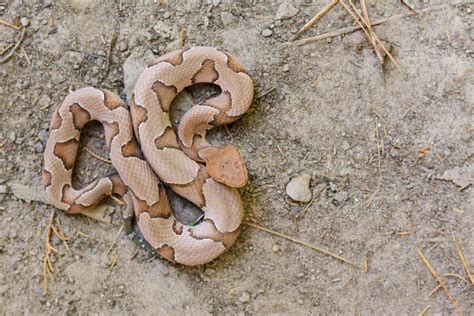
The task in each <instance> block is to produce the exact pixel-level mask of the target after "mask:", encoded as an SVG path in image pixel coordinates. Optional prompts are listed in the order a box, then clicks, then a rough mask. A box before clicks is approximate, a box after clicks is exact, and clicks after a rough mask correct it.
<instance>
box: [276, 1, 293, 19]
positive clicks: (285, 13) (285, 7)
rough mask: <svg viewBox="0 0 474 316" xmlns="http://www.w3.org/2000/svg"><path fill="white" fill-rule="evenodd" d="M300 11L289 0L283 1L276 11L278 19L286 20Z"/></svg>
mask: <svg viewBox="0 0 474 316" xmlns="http://www.w3.org/2000/svg"><path fill="white" fill-rule="evenodd" d="M296 13H298V9H297V8H295V7H294V6H293V5H292V4H291V3H290V2H289V1H283V2H282V3H281V4H280V6H279V7H278V11H277V13H276V19H277V20H285V19H289V18H291V17H294V16H295V15H296Z"/></svg>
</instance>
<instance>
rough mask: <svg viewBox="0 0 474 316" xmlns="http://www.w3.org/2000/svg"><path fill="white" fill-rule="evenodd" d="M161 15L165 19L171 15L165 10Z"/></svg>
mask: <svg viewBox="0 0 474 316" xmlns="http://www.w3.org/2000/svg"><path fill="white" fill-rule="evenodd" d="M163 17H164V18H165V19H169V18H170V17H171V13H170V12H169V11H166V12H165V13H164V14H163Z"/></svg>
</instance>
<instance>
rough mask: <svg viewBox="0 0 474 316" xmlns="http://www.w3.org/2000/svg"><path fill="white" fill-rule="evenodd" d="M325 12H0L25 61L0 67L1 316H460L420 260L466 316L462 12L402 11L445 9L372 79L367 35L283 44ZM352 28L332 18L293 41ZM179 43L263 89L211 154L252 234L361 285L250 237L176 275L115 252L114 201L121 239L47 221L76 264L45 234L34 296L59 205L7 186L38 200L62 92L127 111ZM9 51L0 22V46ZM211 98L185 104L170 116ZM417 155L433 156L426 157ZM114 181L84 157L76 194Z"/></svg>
mask: <svg viewBox="0 0 474 316" xmlns="http://www.w3.org/2000/svg"><path fill="white" fill-rule="evenodd" d="M325 2H326V1H302V0H294V1H286V0H282V1H251V0H248V1H232V0H220V1H219V0H213V1H210V0H209V1H205V0H203V1H199V0H187V1H169V3H168V4H167V5H163V4H160V3H159V1H151V0H150V1H146V0H143V1H128V0H121V1H118V0H117V1H107V2H100V1H93V0H82V1H79V0H71V1H65V0H62V1H61V0H56V1H54V0H32V1H26V0H23V1H22V0H11V1H10V0H7V1H1V2H0V19H1V20H3V21H8V22H14V20H15V18H16V17H19V18H20V23H23V24H24V25H26V33H25V38H24V40H23V42H22V43H21V45H20V48H19V49H18V50H16V51H15V53H14V54H13V55H12V57H11V58H10V59H9V60H8V61H7V62H5V63H3V64H0V78H1V85H0V104H1V108H2V111H1V117H0V127H1V129H0V145H1V148H0V168H1V169H0V170H1V171H0V172H1V173H0V181H1V182H0V188H1V190H0V201H1V205H0V223H1V226H0V227H1V229H0V312H1V314H2V315H3V314H8V315H10V314H66V313H67V314H76V313H80V314H91V313H98V314H116V313H121V314H152V313H154V314H157V313H158V314H171V315H175V314H189V315H201V314H203V315H206V314H216V315H220V314H239V315H247V314H248V315H251V314H263V315H310V314H364V315H371V314H392V315H393V314H397V315H399V314H404V315H405V314H406V315H413V314H418V313H419V312H421V311H422V310H423V309H424V308H425V306H427V305H429V310H428V314H429V315H431V314H454V313H456V310H455V309H454V307H453V304H452V303H451V302H450V301H449V299H448V298H447V296H446V295H445V293H444V292H443V291H442V290H438V291H437V292H435V293H434V294H433V295H432V296H428V295H429V293H430V292H431V291H432V290H433V288H435V287H436V285H437V283H436V281H435V280H434V279H433V277H432V276H431V275H430V273H429V271H428V270H427V268H426V267H425V266H424V265H423V263H422V261H421V260H420V258H419V257H418V255H417V249H420V250H421V251H422V252H423V253H424V255H425V256H426V257H427V258H428V259H429V261H430V262H431V264H432V265H433V267H434V268H435V270H436V271H437V272H438V274H439V275H443V274H446V273H451V274H457V275H459V276H461V279H459V278H458V277H450V276H446V277H445V279H446V283H447V286H448V287H449V289H450V291H451V292H452V294H453V296H454V297H455V298H456V301H457V302H458V305H459V306H460V308H461V309H462V310H463V311H464V313H465V314H466V315H467V314H470V313H472V312H474V291H472V285H470V284H469V283H468V281H467V280H468V278H467V275H466V272H465V271H464V269H463V266H462V264H461V261H460V260H459V257H458V254H457V252H456V248H455V246H454V243H453V241H452V235H453V234H454V236H455V237H456V238H457V239H458V240H459V244H460V246H461V247H462V249H463V252H464V256H465V257H466V260H467V262H468V263H469V264H470V266H471V267H472V266H474V261H473V260H474V246H473V245H474V234H473V231H472V227H473V223H474V219H473V210H474V205H473V204H474V203H473V201H474V194H473V192H474V191H473V190H474V189H473V188H472V186H470V187H469V186H468V187H466V188H464V189H463V190H459V187H458V186H456V185H455V184H454V183H452V182H449V181H442V180H439V179H438V177H439V176H440V175H442V174H443V173H444V171H446V170H449V169H452V168H454V167H466V166H468V165H469V164H472V163H473V154H474V143H473V129H472V127H473V117H474V116H473V103H474V102H473V101H474V94H473V91H474V72H473V67H472V65H473V63H472V58H473V45H472V39H473V38H472V34H473V32H472V23H473V19H472V10H473V3H472V2H471V1H468V0H465V1H459V0H458V1H455V0H451V1H450V3H448V1H441V0H439V1H437V0H431V1H430V0H425V1H421V0H420V1H413V3H414V5H415V8H416V9H419V10H421V9H425V8H430V7H435V6H439V5H441V6H442V7H441V8H440V9H437V10H431V11H427V12H426V13H423V14H419V15H417V16H410V17H405V18H402V19H395V20H392V21H390V22H388V23H385V24H382V25H380V26H377V27H376V32H377V34H378V35H379V36H380V37H381V38H382V39H383V40H384V41H386V42H390V43H391V44H392V47H393V54H394V56H395V58H396V59H397V61H398V63H399V64H400V66H401V67H402V68H403V72H402V73H401V72H399V71H397V70H396V68H395V67H394V66H393V64H390V63H388V64H387V67H386V68H385V76H384V77H382V75H381V74H380V71H379V65H378V60H377V57H376V56H375V54H374V53H373V50H372V48H371V47H370V46H369V45H368V44H367V41H366V40H365V38H364V37H363V34H362V33H361V32H354V33H351V34H346V35H344V36H338V37H333V38H331V39H328V40H323V41H318V42H314V43H311V44H307V45H304V46H295V45H290V44H288V43H286V42H287V41H288V39H290V38H291V37H292V36H293V34H294V33H295V32H296V31H297V30H298V29H299V28H301V26H303V25H304V24H305V23H306V22H307V21H308V20H309V19H310V18H311V17H312V16H314V14H315V13H316V12H318V11H319V10H320V9H321V8H322V7H323V6H324V5H325ZM367 2H368V8H369V11H370V13H371V16H372V17H373V18H374V19H375V18H384V17H389V16H392V15H395V14H399V13H408V12H409V10H408V9H407V8H406V7H405V6H403V5H402V4H401V3H400V1H398V0H390V1H383V2H382V1H367ZM277 17H278V18H277ZM21 18H23V19H21ZM352 23H353V21H352V18H351V17H350V15H349V14H348V13H347V12H346V11H344V9H343V8H342V7H341V6H336V7H335V8H334V9H333V10H331V12H329V14H327V15H326V16H324V17H323V19H322V20H321V21H320V22H319V23H318V24H317V25H316V26H315V27H313V28H312V29H310V30H309V31H308V32H307V33H306V34H305V35H304V37H306V36H314V35H316V34H318V33H323V32H326V31H331V30H336V29H340V28H343V27H347V26H351V25H352ZM183 29H185V39H186V46H188V47H192V46H199V45H206V46H216V47H219V48H221V49H223V50H226V51H229V52H231V53H233V54H234V55H236V56H237V57H238V58H239V59H240V60H241V61H242V63H243V64H245V65H246V66H247V68H248V70H249V72H250V75H251V76H252V78H253V79H254V82H255V85H256V91H257V95H258V94H262V92H265V91H269V90H271V92H269V93H267V94H265V95H264V96H262V97H259V98H256V99H255V100H254V102H253V105H252V107H251V110H250V111H249V112H248V113H247V114H246V115H245V116H244V117H243V118H242V119H240V120H239V121H237V122H236V123H234V124H232V125H231V126H229V128H228V129H229V133H228V132H227V131H226V130H225V129H219V130H217V131H216V132H214V133H213V135H212V136H213V142H214V143H216V144H233V145H235V146H237V147H238V148H239V149H240V150H241V153H242V155H243V157H244V159H245V161H246V163H247V168H248V170H249V176H250V182H249V184H248V185H247V186H246V187H244V188H243V189H242V190H241V194H242V197H243V201H244V206H245V212H246V218H247V220H252V221H255V222H257V223H259V224H260V225H262V226H265V227H268V228H271V229H273V230H276V231H278V232H281V233H284V234H286V235H289V236H292V237H295V238H298V239H301V240H304V241H307V242H309V243H312V244H315V245H317V246H319V247H321V248H323V249H329V250H331V251H333V252H335V253H337V254H339V255H341V256H343V257H345V258H347V259H349V260H351V261H354V262H356V263H358V264H359V265H360V266H362V265H363V262H364V258H365V257H368V259H369V260H368V272H364V271H363V269H357V268H354V267H352V266H350V265H347V264H344V263H341V262H339V261H337V260H335V259H333V258H331V257H328V256H325V255H323V254H320V253H317V252H314V251H312V250H310V249H308V248H305V247H302V246H299V245H296V244H295V243H292V242H290V241H287V240H285V239H281V238H278V237H275V236H272V235H270V234H267V233H265V232H263V231H260V230H256V229H253V228H250V227H245V226H244V227H243V232H242V234H241V235H240V236H239V238H238V239H237V242H236V244H235V245H234V246H233V247H232V248H231V249H230V250H229V251H228V252H226V253H225V254H224V255H222V256H220V257H219V258H218V259H217V260H215V261H213V262H211V263H209V264H206V265H204V266H198V267H184V266H180V265H173V264H170V263H168V262H167V261H165V260H163V259H162V258H160V257H158V256H156V255H154V254H153V252H151V251H149V249H147V247H146V246H145V245H143V244H142V243H140V240H139V238H127V236H126V235H125V234H124V233H122V234H120V236H119V237H118V238H116V237H117V233H118V232H119V229H120V221H119V215H120V214H119V213H120V208H119V207H117V206H115V204H114V203H113V202H112V201H107V202H106V203H108V205H110V206H109V208H110V209H111V210H112V211H114V212H115V213H114V214H112V218H111V220H112V224H110V223H104V222H100V221H95V220H91V219H89V218H87V217H84V216H69V215H66V214H64V213H61V212H58V214H57V219H58V220H59V222H60V225H61V228H62V230H63V231H64V233H65V234H66V235H67V236H68V237H69V238H70V240H69V241H68V245H69V247H70V249H71V252H72V254H69V253H68V252H67V249H66V248H65V246H64V244H63V243H62V242H61V240H59V239H58V238H57V237H54V236H53V238H52V245H53V246H54V247H55V248H56V249H57V250H58V252H57V254H54V255H52V256H51V261H52V262H53V265H54V267H55V270H56V273H55V274H54V279H53V280H50V281H49V292H48V294H47V295H44V294H43V254H44V239H45V233H46V227H47V224H48V218H49V216H50V214H51V211H52V207H51V206H49V205H47V204H44V203H42V202H40V201H26V200H25V198H24V197H23V198H20V197H19V196H18V194H16V193H15V191H14V190H13V189H14V188H15V186H18V184H22V185H25V186H26V188H27V189H29V190H32V191H34V192H36V191H38V190H39V189H40V188H41V187H42V185H41V168H42V163H43V162H42V159H43V153H42V151H43V149H44V142H45V140H46V138H47V129H48V126H49V120H50V117H51V113H52V111H53V109H54V108H55V107H56V106H58V105H59V104H60V102H61V101H62V100H63V99H64V97H65V96H66V95H67V93H68V91H70V90H74V89H77V88H80V87H83V86H89V85H93V86H98V87H103V88H108V89H111V90H113V91H114V92H116V93H119V94H121V95H122V96H123V98H124V99H125V98H126V96H127V94H129V93H130V89H131V87H133V82H134V80H135V79H134V78H136V75H137V74H138V73H139V72H140V71H141V69H143V67H145V65H146V64H147V62H149V61H150V59H152V58H153V56H154V55H155V56H159V55H162V54H164V53H166V52H170V51H172V50H175V49H177V48H179V46H180V36H179V34H180V31H181V30H183ZM113 34H115V37H116V43H115V45H113V46H112V50H111V54H110V56H111V58H110V62H108V58H107V56H108V52H109V46H110V45H109V44H110V42H111V39H112V38H113ZM18 36H19V32H17V31H15V30H13V29H11V28H8V27H6V26H4V25H0V45H1V46H0V51H2V50H3V49H4V48H7V47H8V46H9V45H10V44H12V43H14V42H15V41H16V40H17V39H18ZM23 50H24V53H23ZM25 54H27V56H28V60H27V58H26V57H25ZM272 88H273V89H272ZM215 93H218V91H215V90H213V89H212V87H205V88H202V87H201V88H197V89H189V90H187V91H184V92H183V93H182V94H181V95H180V97H179V99H178V100H177V101H176V102H175V103H176V104H175V112H176V113H175V117H176V119H177V120H179V117H180V115H181V114H182V113H181V112H182V111H183V110H185V109H187V108H189V106H190V105H191V104H193V103H195V102H199V101H200V100H202V99H205V98H207V97H209V95H213V94H215ZM85 134H86V135H85V137H84V139H83V144H85V145H87V146H88V147H89V148H91V149H92V150H94V151H95V152H97V153H99V154H101V155H105V150H104V148H103V146H104V140H103V136H102V134H101V129H100V128H98V127H97V126H94V125H92V126H90V128H89V129H88V131H87V133H85ZM423 148H430V149H429V150H425V151H424V155H421V154H420V153H419V152H418V151H419V150H420V149H423ZM420 156H421V157H420ZM110 172H113V167H111V166H109V165H107V164H105V163H102V162H101V161H99V160H97V159H95V158H93V157H92V156H90V155H89V154H88V153H86V152H84V151H82V152H81V154H80V157H79V164H78V166H77V168H76V180H77V183H79V184H81V183H85V182H87V181H88V180H90V179H92V178H93V177H96V176H98V175H101V174H107V173H110ZM302 174H308V175H310V177H311V182H310V189H311V191H312V192H313V194H314V193H316V192H319V194H318V195H317V196H316V198H315V199H314V201H313V203H312V204H311V205H310V206H309V207H307V204H306V203H303V204H297V203H293V202H291V201H290V200H289V198H288V197H287V195H286V193H285V186H286V184H287V183H288V182H289V181H290V179H292V178H294V177H296V176H299V175H302ZM35 190H36V191H35ZM34 192H33V193H34ZM30 193H31V192H30ZM33 195H34V194H33ZM37 195H38V194H36V196H37ZM37 199H39V200H41V197H39V198H37ZM27 200H28V199H27ZM180 203H181V204H180ZM176 204H177V205H178V206H181V207H184V208H185V209H186V205H184V204H183V203H182V201H177V202H176ZM306 207H307V208H306ZM305 208H306V209H305ZM303 212H305V213H304V214H303ZM178 215H179V214H178ZM185 215H186V214H185ZM185 215H182V216H183V218H184V217H186V216H185ZM188 215H189V214H188ZM188 217H192V216H188ZM183 220H186V219H183ZM188 220H189V219H188ZM115 240H116V242H115V243H114V241H115ZM111 245H113V247H112V248H110V247H111ZM112 262H114V264H113V265H112ZM111 266H112V268H111ZM471 269H472V268H471Z"/></svg>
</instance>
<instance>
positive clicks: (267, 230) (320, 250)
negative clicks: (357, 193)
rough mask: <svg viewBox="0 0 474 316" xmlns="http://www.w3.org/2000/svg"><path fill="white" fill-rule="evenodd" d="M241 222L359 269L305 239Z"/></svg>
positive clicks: (251, 223)
mask: <svg viewBox="0 0 474 316" xmlns="http://www.w3.org/2000/svg"><path fill="white" fill-rule="evenodd" d="M242 223H243V224H244V225H247V226H249V227H252V228H256V229H258V230H262V231H264V232H267V233H269V234H272V235H274V236H278V237H281V238H285V239H287V240H290V241H292V242H294V243H297V244H300V245H303V246H305V247H308V248H310V249H313V250H315V251H317V252H320V253H322V254H325V255H326V256H330V257H333V258H334V259H337V260H339V261H342V262H344V263H347V264H349V265H351V266H353V267H356V268H358V269H360V267H359V266H358V265H357V264H355V263H354V262H352V261H349V260H347V259H345V258H343V257H341V256H339V255H336V254H335V253H332V252H330V251H327V250H324V249H322V248H319V247H316V246H314V245H312V244H310V243H307V242H305V241H302V240H299V239H296V238H293V237H290V236H288V235H285V234H282V233H279V232H276V231H274V230H271V229H268V228H266V227H263V226H260V225H258V224H256V223H253V222H249V221H243V222H242Z"/></svg>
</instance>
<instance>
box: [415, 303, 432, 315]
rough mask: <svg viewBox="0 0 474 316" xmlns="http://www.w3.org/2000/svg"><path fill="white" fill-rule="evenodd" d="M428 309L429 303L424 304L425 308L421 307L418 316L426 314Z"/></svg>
mask: <svg viewBox="0 0 474 316" xmlns="http://www.w3.org/2000/svg"><path fill="white" fill-rule="evenodd" d="M429 309H430V304H428V305H426V306H425V308H423V310H422V311H421V312H420V313H419V314H418V316H424V315H426V313H427V312H428V310H429Z"/></svg>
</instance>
